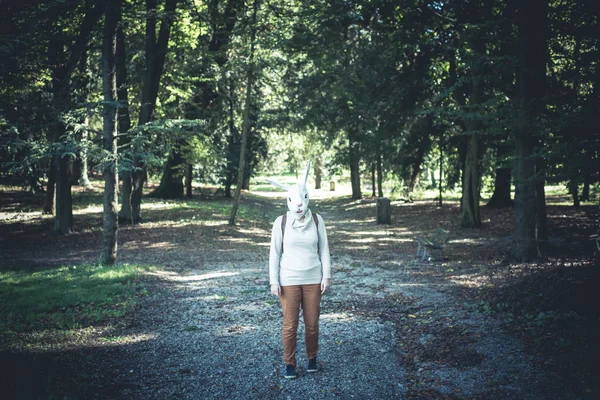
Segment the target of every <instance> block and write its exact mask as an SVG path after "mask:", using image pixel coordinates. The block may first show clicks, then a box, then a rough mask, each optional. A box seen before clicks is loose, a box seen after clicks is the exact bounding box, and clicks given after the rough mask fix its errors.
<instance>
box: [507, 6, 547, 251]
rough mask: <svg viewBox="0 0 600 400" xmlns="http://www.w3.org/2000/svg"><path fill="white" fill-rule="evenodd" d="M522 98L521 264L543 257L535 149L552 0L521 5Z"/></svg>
mask: <svg viewBox="0 0 600 400" xmlns="http://www.w3.org/2000/svg"><path fill="white" fill-rule="evenodd" d="M519 6H520V9H519V14H518V27H519V51H520V54H519V62H520V68H519V69H520V71H519V95H520V100H521V107H522V111H521V116H520V119H521V126H520V127H519V129H518V132H517V140H516V160H515V184H516V185H515V186H516V191H515V241H514V246H513V249H512V253H513V256H514V257H515V258H516V259H517V260H520V261H530V260H532V259H535V258H537V257H539V248H538V243H537V241H536V227H537V211H538V210H537V205H538V199H537V198H536V180H535V169H536V168H535V161H534V159H533V156H534V150H535V148H534V146H535V143H536V140H535V132H534V130H535V126H536V124H535V121H536V118H537V117H538V116H539V114H540V113H541V111H543V107H544V106H543V103H542V100H541V99H542V97H543V96H544V92H545V88H544V87H545V78H546V49H547V43H546V29H547V12H548V0H530V1H527V2H521V3H519Z"/></svg>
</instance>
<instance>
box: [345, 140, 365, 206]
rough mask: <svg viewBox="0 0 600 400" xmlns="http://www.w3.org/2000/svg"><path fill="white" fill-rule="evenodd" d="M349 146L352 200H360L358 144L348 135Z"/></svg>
mask: <svg viewBox="0 0 600 400" xmlns="http://www.w3.org/2000/svg"><path fill="white" fill-rule="evenodd" d="M348 136H349V146H350V160H349V161H350V182H351V184H352V198H353V199H357V200H358V199H362V193H361V189H360V143H359V142H358V141H357V140H356V139H355V135H354V134H352V133H350V134H349V135H348Z"/></svg>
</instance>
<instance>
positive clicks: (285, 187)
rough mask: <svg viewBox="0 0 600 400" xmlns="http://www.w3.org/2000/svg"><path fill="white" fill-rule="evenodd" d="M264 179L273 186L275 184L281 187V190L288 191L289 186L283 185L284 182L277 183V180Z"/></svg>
mask: <svg viewBox="0 0 600 400" xmlns="http://www.w3.org/2000/svg"><path fill="white" fill-rule="evenodd" d="M265 181H267V182H269V183H270V184H271V185H273V186H277V187H278V188H281V189H283V190H285V191H288V190H289V189H290V186H287V185H284V184H282V183H279V182H275V181H272V180H270V179H265Z"/></svg>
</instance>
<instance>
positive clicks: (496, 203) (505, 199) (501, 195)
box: [487, 167, 514, 208]
mask: <svg viewBox="0 0 600 400" xmlns="http://www.w3.org/2000/svg"><path fill="white" fill-rule="evenodd" d="M511 180H512V169H511V168H507V167H502V168H497V169H496V178H495V180H494V194H492V197H491V198H490V201H488V203H487V205H488V206H489V207H493V208H506V207H512V206H513V205H514V202H513V201H512V199H511V198H510V183H511Z"/></svg>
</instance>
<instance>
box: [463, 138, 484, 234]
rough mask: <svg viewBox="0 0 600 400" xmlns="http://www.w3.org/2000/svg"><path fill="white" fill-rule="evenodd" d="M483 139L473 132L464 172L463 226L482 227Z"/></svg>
mask: <svg viewBox="0 0 600 400" xmlns="http://www.w3.org/2000/svg"><path fill="white" fill-rule="evenodd" d="M480 154H481V141H480V139H479V135H478V134H477V133H472V134H471V138H470V139H469V148H468V151H467V158H466V160H465V170H464V172H463V182H462V187H463V192H462V215H461V226H462V227H463V228H481V215H480V212H479V193H480V188H481V172H480V171H481V168H480V165H479V164H480V158H481V157H480Z"/></svg>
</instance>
